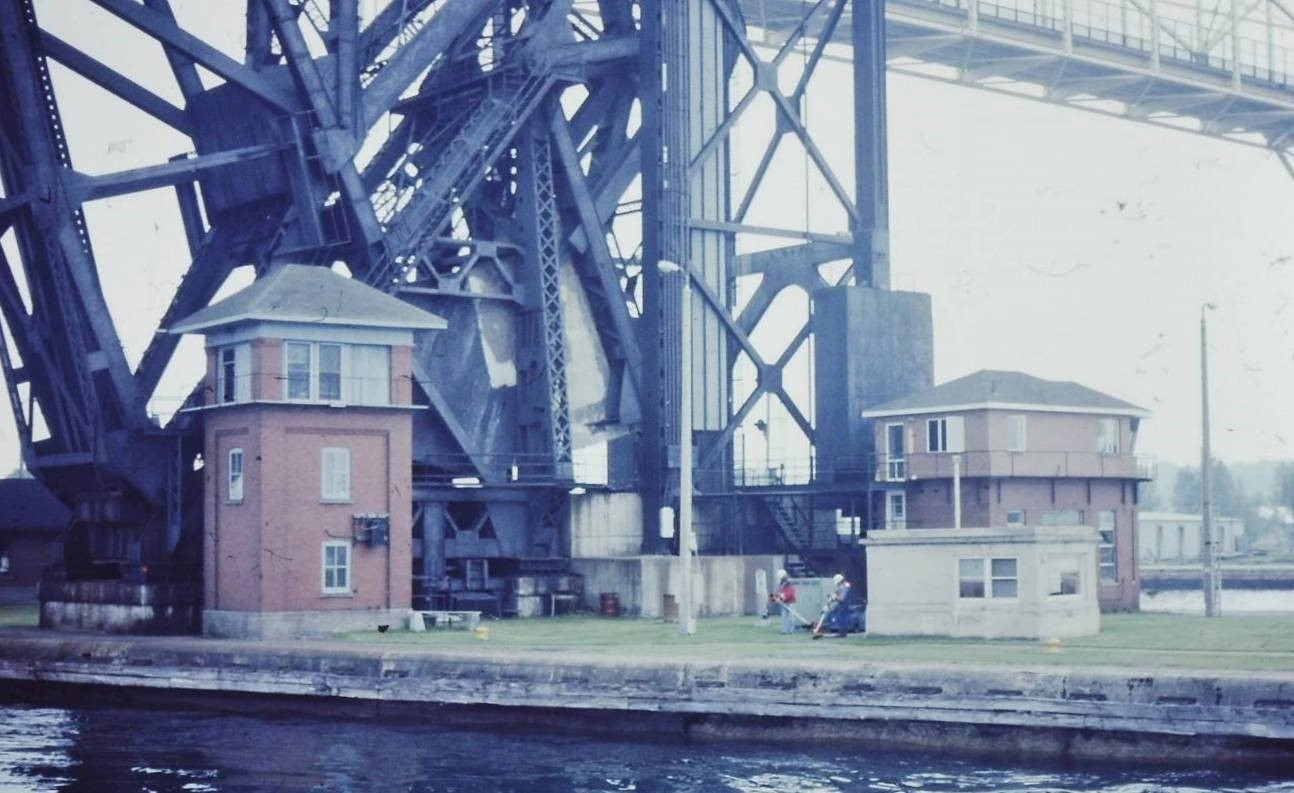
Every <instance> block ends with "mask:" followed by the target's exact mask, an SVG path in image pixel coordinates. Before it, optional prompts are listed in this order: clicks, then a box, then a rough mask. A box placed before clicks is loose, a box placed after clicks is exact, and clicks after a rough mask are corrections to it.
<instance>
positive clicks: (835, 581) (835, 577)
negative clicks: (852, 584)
mask: <svg viewBox="0 0 1294 793" xmlns="http://www.w3.org/2000/svg"><path fill="white" fill-rule="evenodd" d="M844 580H845V576H844V574H842V573H836V574H835V575H833V576H832V577H831V583H833V584H839V583H840V582H841V581H844Z"/></svg>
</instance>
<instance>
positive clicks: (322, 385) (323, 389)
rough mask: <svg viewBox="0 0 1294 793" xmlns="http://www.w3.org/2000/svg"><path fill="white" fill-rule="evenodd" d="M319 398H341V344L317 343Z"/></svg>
mask: <svg viewBox="0 0 1294 793" xmlns="http://www.w3.org/2000/svg"><path fill="white" fill-rule="evenodd" d="M319 399H322V400H326V401H329V402H335V401H337V400H339V399H341V345H340V344H320V345H319Z"/></svg>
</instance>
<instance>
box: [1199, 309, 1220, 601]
mask: <svg viewBox="0 0 1294 793" xmlns="http://www.w3.org/2000/svg"><path fill="white" fill-rule="evenodd" d="M1215 308H1217V306H1216V305H1214V304H1213V303H1205V304H1204V305H1203V306H1201V307H1200V416H1201V419H1200V422H1201V434H1202V436H1203V438H1202V442H1201V444H1200V496H1201V498H1200V500H1201V502H1202V503H1201V505H1200V507H1201V509H1200V558H1201V559H1202V560H1203V562H1204V578H1203V581H1202V582H1201V584H1202V588H1203V590H1204V616H1206V617H1216V616H1219V615H1220V613H1221V610H1222V604H1221V603H1220V602H1219V601H1220V599H1221V592H1220V591H1219V590H1220V589H1221V587H1219V586H1218V584H1219V583H1220V582H1219V576H1218V569H1217V558H1216V546H1215V545H1214V542H1213V455H1212V453H1211V451H1210V449H1209V346H1208V344H1209V342H1208V337H1209V330H1208V312H1210V311H1212V310H1213V309H1215Z"/></svg>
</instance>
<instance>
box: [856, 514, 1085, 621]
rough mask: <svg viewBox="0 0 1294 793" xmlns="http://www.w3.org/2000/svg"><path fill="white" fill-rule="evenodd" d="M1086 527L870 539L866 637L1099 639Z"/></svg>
mask: <svg viewBox="0 0 1294 793" xmlns="http://www.w3.org/2000/svg"><path fill="white" fill-rule="evenodd" d="M1097 539H1098V537H1097V532H1096V529H1094V528H1092V527H1090V526H1033V527H1020V528H1011V529H993V528H962V529H889V530H883V531H871V532H869V533H868V536H867V539H866V540H864V541H863V542H864V544H865V545H866V546H867V596H868V602H867V631H868V633H871V634H873V635H877V636H956V637H968V638H981V639H1000V638H1031V639H1044V638H1051V637H1055V638H1062V637H1070V636H1090V635H1093V634H1096V633H1099V632H1100V630H1101V610H1100V606H1099V604H1098V598H1097V582H1096V580H1095V578H1096V570H1097V565H1096V554H1097Z"/></svg>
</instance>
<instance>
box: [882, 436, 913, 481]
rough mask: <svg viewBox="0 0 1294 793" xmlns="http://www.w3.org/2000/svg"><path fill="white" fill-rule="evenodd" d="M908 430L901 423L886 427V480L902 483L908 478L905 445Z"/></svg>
mask: <svg viewBox="0 0 1294 793" xmlns="http://www.w3.org/2000/svg"><path fill="white" fill-rule="evenodd" d="M906 432H907V428H906V427H904V426H903V424H902V423H901V422H895V423H891V424H886V425H885V479H886V481H888V482H902V481H903V480H905V479H907V478H908V471H907V460H906V459H905V457H904V454H905V448H904V443H903V438H904V434H905V433H906Z"/></svg>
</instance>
